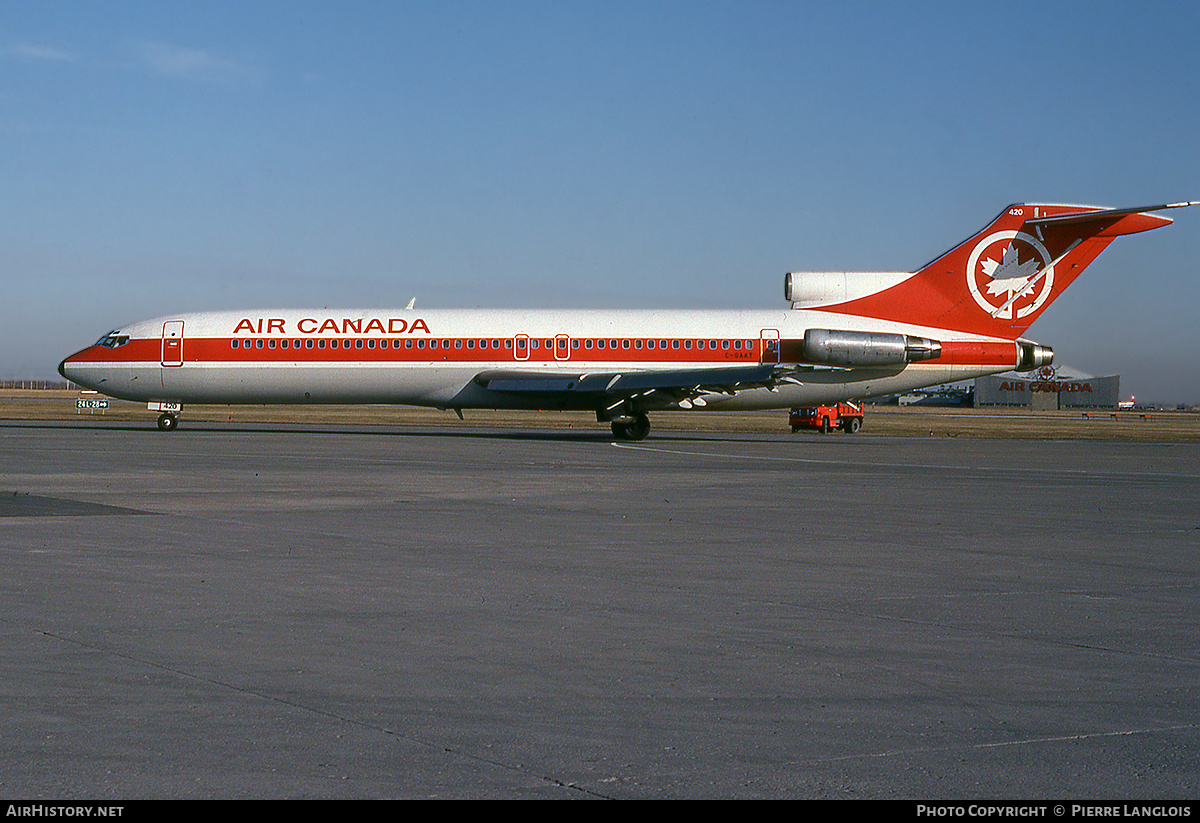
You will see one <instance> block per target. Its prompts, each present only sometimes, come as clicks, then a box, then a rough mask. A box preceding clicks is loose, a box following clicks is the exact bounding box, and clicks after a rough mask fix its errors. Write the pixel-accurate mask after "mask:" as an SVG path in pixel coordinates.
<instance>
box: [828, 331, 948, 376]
mask: <svg viewBox="0 0 1200 823" xmlns="http://www.w3.org/2000/svg"><path fill="white" fill-rule="evenodd" d="M941 356H942V344H941V343H940V342H939V341H937V340H930V339H929V338H927V337H913V336H911V335H907V334H883V333H873V332H862V331H841V330H838V329H809V330H808V331H806V332H804V359H805V360H807V361H809V362H810V363H820V364H821V365H824V366H841V367H852V366H902V365H904V364H905V363H916V362H917V361H920V360H936V359H937V358H939V357H941Z"/></svg>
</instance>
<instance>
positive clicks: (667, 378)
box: [475, 363, 777, 408]
mask: <svg viewBox="0 0 1200 823" xmlns="http://www.w3.org/2000/svg"><path fill="white" fill-rule="evenodd" d="M775 369H776V366H775V365H774V364H771V363H766V364H755V365H752V366H725V367H717V368H704V369H649V370H633V371H607V372H586V373H583V374H579V373H572V372H565V373H564V372H560V371H554V372H550V371H509V370H504V369H498V370H493V371H484V372H480V373H479V374H477V375H475V382H476V383H477V384H479V385H480V386H481V387H483V388H485V389H487V390H488V391H495V392H506V393H517V394H522V393H524V394H545V395H562V394H568V395H573V396H575V397H579V398H580V399H582V396H583V395H593V396H594V398H595V402H596V405H597V406H598V407H601V406H603V407H612V406H613V405H615V404H618V403H620V402H622V401H624V400H632V399H633V398H637V397H647V396H648V395H651V394H655V393H658V394H659V395H661V396H663V397H665V398H671V399H673V400H675V401H676V402H679V401H683V403H682V404H684V405H685V404H687V403H689V402H690V401H691V400H693V399H695V398H697V397H700V396H701V395H704V394H713V393H720V394H733V393H734V392H736V391H739V390H742V389H749V388H761V387H764V386H772V385H774V384H775V383H776V382H777V381H776V380H775V379H774V377H773V372H774V370H775ZM697 405H703V402H700V403H698V404H697ZM685 408H686V405H685Z"/></svg>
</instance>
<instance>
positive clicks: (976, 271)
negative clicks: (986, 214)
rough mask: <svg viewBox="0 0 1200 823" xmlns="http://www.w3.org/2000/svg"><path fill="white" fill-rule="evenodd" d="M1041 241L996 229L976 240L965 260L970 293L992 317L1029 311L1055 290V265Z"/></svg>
mask: <svg viewBox="0 0 1200 823" xmlns="http://www.w3.org/2000/svg"><path fill="white" fill-rule="evenodd" d="M1050 262H1051V258H1050V253H1049V252H1048V251H1047V250H1046V247H1045V246H1044V245H1042V242H1041V241H1040V240H1038V239H1037V238H1036V237H1034V236H1033V235H1030V234H1026V233H1024V232H1020V231H998V232H996V233H994V234H989V235H988V236H987V237H985V238H984V239H983V240H981V241H980V242H979V245H977V246H976V247H975V249H974V251H972V252H971V256H970V258H968V260H967V272H966V275H967V286H968V288H970V290H971V296H972V297H974V298H975V302H976V303H978V304H979V308H981V309H983V310H984V311H985V312H987V313H988V314H989V315H991V316H992V317H995V318H996V319H998V320H1013V319H1015V318H1021V317H1025V316H1026V315H1029V314H1032V313H1033V312H1035V311H1037V310H1038V309H1040V308H1041V307H1042V304H1043V303H1045V302H1046V300H1047V299H1048V298H1049V297H1050V295H1051V293H1052V292H1053V291H1054V288H1053V287H1054V269H1052V268H1047V267H1048V266H1049V265H1050Z"/></svg>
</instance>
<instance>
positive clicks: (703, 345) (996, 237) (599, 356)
mask: <svg viewBox="0 0 1200 823" xmlns="http://www.w3.org/2000/svg"><path fill="white" fill-rule="evenodd" d="M1190 205H1196V203H1195V202H1187V203H1169V204H1164V205H1159V206H1147V207H1141V208H1133V209H1108V208H1097V207H1092V206H1064V205H1032V204H1019V205H1013V206H1009V207H1008V208H1006V209H1005V210H1004V211H1003V212H1002V213H1001V214H1000V216H999V217H997V218H996V219H995V220H993V221H992V222H991V223H990V224H989V225H988V226H987V227H986V228H985V229H983V230H982V231H980V232H979V233H978V234H976V235H974V236H973V237H971V238H969V239H968V240H966V241H965V242H963V243H962V244H960V245H958V246H956V247H955V248H953V249H951V250H950V251H948V252H946V253H945V254H943V255H941V256H940V257H938V258H937V259H935V260H934V261H933V262H932V263H930V264H929V265H927V266H925V267H924V268H922V269H919V270H917V271H916V272H792V273H790V274H787V275H786V276H785V279H784V295H785V298H786V299H787V300H788V301H789V302H790V303H791V306H790V308H780V309H777V310H761V311H659V310H638V311H632V310H631V311H573V310H561V311H558V310H555V311H551V310H537V311H532V310H531V311H514V310H506V311H487V310H448V309H439V310H417V309H414V308H404V309H396V310H380V309H361V310H358V309H356V310H341V311H330V310H326V309H320V310H317V309H309V310H304V309H270V310H253V311H223V312H204V313H197V314H177V315H171V316H168V317H162V318H157V319H154V320H145V321H142V322H139V323H132V324H130V325H128V326H122V327H121V328H119V329H114V330H113V331H111V332H109V333H107V334H105V335H104V336H103V337H101V338H100V340H98V341H97V342H96V343H95V344H93V345H91V346H89V347H88V348H86V349H83V350H82V351H80V352H77V353H76V354H73V355H71V356H70V357H68V358H66V359H65V360H63V361H62V363H60V364H59V367H58V369H59V372H60V373H61V374H62V375H63V376H64V377H66V378H68V379H69V380H71V381H73V382H75V383H77V384H79V385H81V386H86V387H88V388H91V389H95V390H96V391H99V392H102V393H104V394H107V395H110V396H112V397H118V398H122V399H125V400H135V401H142V402H146V403H147V405H148V408H149V409H150V410H152V411H158V412H159V413H160V414H159V417H158V427H159V428H160V429H162V430H163V431H171V430H174V429H175V428H176V426H177V425H178V415H179V413H180V412H181V411H182V409H183V407H184V405H185V404H190V403H216V404H239V403H254V404H262V403H375V404H405V405H414V406H432V407H436V408H440V409H454V410H455V411H457V412H458V413H459V414H460V415H461V413H462V410H463V409H473V408H486V409H574V410H586V411H592V412H595V414H596V419H597V420H598V421H600V422H607V423H610V424H611V426H612V431H613V434H614V435H615V436H616V437H618V438H620V439H626V440H641V439H643V438H645V437H646V436H647V435H648V434H649V432H650V422H649V418H648V417H647V413H648V412H651V411H658V410H667V409H719V410H748V409H773V408H787V407H791V406H807V405H816V404H824V403H832V402H835V401H840V400H848V399H860V398H865V397H872V396H876V395H883V394H894V393H900V392H906V391H910V390H912V389H916V388H920V387H923V386H931V385H937V384H940V383H949V382H954V381H960V380H966V379H971V378H975V377H980V376H983V375H987V374H995V373H998V372H1004V371H1010V370H1012V369H1021V370H1031V369H1036V368H1038V367H1040V366H1044V365H1047V364H1049V363H1050V362H1051V360H1052V358H1053V352H1052V351H1051V349H1050V348H1049V347H1047V346H1042V345H1039V344H1038V343H1035V342H1033V341H1031V340H1027V339H1025V337H1024V336H1023V335H1024V333H1025V331H1026V329H1028V328H1029V326H1030V324H1031V323H1033V321H1034V320H1036V319H1037V318H1038V316H1039V315H1041V313H1042V312H1043V311H1045V310H1046V308H1047V307H1048V306H1049V305H1050V304H1051V303H1052V302H1053V301H1054V300H1055V299H1056V298H1057V297H1058V295H1059V294H1061V293H1062V292H1063V291H1064V290H1065V289H1066V288H1067V286H1069V285H1070V284H1071V283H1072V281H1074V280H1075V278H1076V277H1078V276H1079V275H1080V274H1081V273H1082V272H1083V270H1084V269H1085V268H1087V266H1088V265H1089V264H1090V263H1091V262H1092V261H1093V260H1094V259H1095V258H1096V256H1097V255H1098V254H1100V252H1102V251H1103V250H1104V249H1105V248H1106V247H1107V246H1108V244H1109V243H1111V242H1112V241H1113V239H1115V238H1116V237H1119V236H1120V235H1124V234H1134V233H1136V232H1142V231H1149V230H1150V229H1156V228H1159V227H1161V226H1164V225H1167V224H1169V223H1170V222H1171V220H1170V219H1169V218H1166V217H1161V216H1158V215H1155V214H1151V212H1157V211H1162V210H1165V209H1174V208H1180V207H1184V206H1190Z"/></svg>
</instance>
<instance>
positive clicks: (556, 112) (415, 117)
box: [0, 0, 1200, 402]
mask: <svg viewBox="0 0 1200 823" xmlns="http://www.w3.org/2000/svg"><path fill="white" fill-rule="evenodd" d="M1197 42H1200V4H1195V3H1191V2H1174V3H1154V2H1151V3H1145V4H1131V3H1117V2H1088V3H1046V2H1041V3H1021V2H1004V3H919V2H918V3H883V2H880V3H871V2H863V3H855V2H847V3H801V2H787V3H784V2H748V1H747V0H739V1H738V2H729V3H723V2H654V0H643V2H619V1H618V0H603V2H570V1H569V0H560V1H559V2H502V1H500V0H492V2H452V1H451V0H444V1H443V2H429V3H425V2H353V0H351V1H349V2H345V1H343V2H338V3H333V2H324V3H316V2H298V1H297V0H289V1H288V2H249V3H245V2H239V3H234V2H229V3H225V2H194V3H183V2H178V3H171V2H144V3H143V2H108V3H93V2H55V3H39V2H10V3H6V4H5V5H4V6H3V7H2V8H0V146H2V147H3V151H2V152H0V282H2V283H3V285H4V291H3V294H4V295H5V299H4V301H3V305H4V309H3V312H4V323H3V325H2V326H0V377H5V378H7V377H52V376H54V368H55V366H56V365H57V363H58V361H59V360H60V359H61V358H62V357H63V356H64V355H66V354H69V353H71V352H73V351H75V350H77V349H79V348H81V347H83V346H84V345H87V344H89V343H91V342H92V341H94V340H95V339H96V338H97V337H98V336H99V335H100V334H101V333H103V332H105V331H107V330H108V329H110V328H113V327H115V326H119V325H120V324H122V323H126V322H130V321H133V320H138V319H144V318H147V317H153V316H158V315H163V314H169V313H175V312H183V311H194V310H203V309H217V308H235V307H251V306H364V307H365V306H381V307H382V306H395V305H403V304H404V303H405V302H407V301H408V299H409V298H410V297H413V296H416V298H417V300H418V305H420V306H427V307H460V306H463V307H475V306H482V307H491V306H495V307H519V306H535V307H544V306H566V307H671V308H674V307H685V308H686V307H703V308H722V307H737V308H749V307H773V306H783V305H784V303H783V295H782V279H783V278H782V275H783V273H784V272H786V271H789V270H868V271H870V270H906V269H912V268H915V267H917V266H919V265H921V264H923V263H925V262H927V261H928V260H929V259H930V258H932V257H934V256H935V255H936V254H939V253H940V252H942V251H944V250H945V249H947V248H949V247H950V246H952V245H954V244H956V243H958V242H959V241H961V240H963V239H965V238H966V237H967V236H968V235H970V234H971V233H973V232H975V231H977V230H978V229H980V228H982V227H983V226H984V225H985V224H986V223H987V222H988V221H989V220H990V219H991V218H992V217H994V216H995V215H996V214H997V213H999V212H1000V210H1001V209H1002V208H1003V207H1004V206H1005V205H1007V204H1009V203H1012V202H1017V201H1041V202H1066V203H1086V204H1096V205H1112V206H1133V205H1143V204H1153V203H1161V202H1167V201H1177V200H1197V199H1200V150H1198V146H1200V105H1198V104H1200V60H1197V58H1196V55H1195V44H1196V43H1197ZM1171 216H1172V217H1174V218H1175V220H1176V223H1175V225H1174V226H1171V227H1168V228H1166V229H1163V230H1160V231H1156V232H1153V233H1150V234H1145V235H1138V236H1135V237H1130V238H1123V239H1121V240H1119V241H1118V242H1117V243H1115V244H1114V245H1113V246H1112V247H1111V248H1110V249H1109V250H1108V251H1106V252H1105V253H1104V255H1102V256H1101V257H1100V259H1099V260H1098V261H1097V262H1096V263H1095V264H1094V265H1093V266H1092V268H1091V269H1089V271H1088V272H1087V274H1086V275H1085V276H1084V277H1083V278H1082V279H1081V280H1080V281H1079V282H1078V283H1076V284H1075V285H1074V286H1073V287H1072V289H1071V291H1070V292H1068V294H1067V295H1066V296H1065V297H1063V298H1062V299H1060V300H1059V301H1058V302H1057V303H1055V305H1054V306H1053V307H1051V309H1050V310H1049V311H1048V312H1047V313H1046V315H1045V316H1044V317H1043V318H1042V319H1041V320H1039V322H1038V323H1037V324H1035V325H1034V326H1033V328H1032V329H1031V331H1030V337H1032V338H1033V339H1036V340H1038V341H1039V342H1043V343H1046V344H1048V345H1051V346H1053V347H1054V348H1055V351H1056V353H1057V355H1058V361H1059V362H1060V363H1065V364H1068V365H1070V366H1072V367H1074V368H1076V369H1081V370H1083V371H1087V372H1091V373H1094V374H1111V373H1120V374H1121V375H1122V392H1123V393H1124V394H1128V393H1130V392H1134V393H1136V394H1137V395H1138V397H1139V399H1158V400H1161V401H1166V402H1181V401H1186V402H1200V365H1198V363H1200V359H1198V357H1197V353H1198V352H1200V323H1197V322H1196V320H1195V313H1196V306H1197V304H1198V303H1200V276H1198V274H1200V272H1198V271H1197V265H1196V264H1197V262H1198V261H1200V207H1194V208H1192V209H1186V210H1179V211H1175V212H1173V213H1171Z"/></svg>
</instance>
